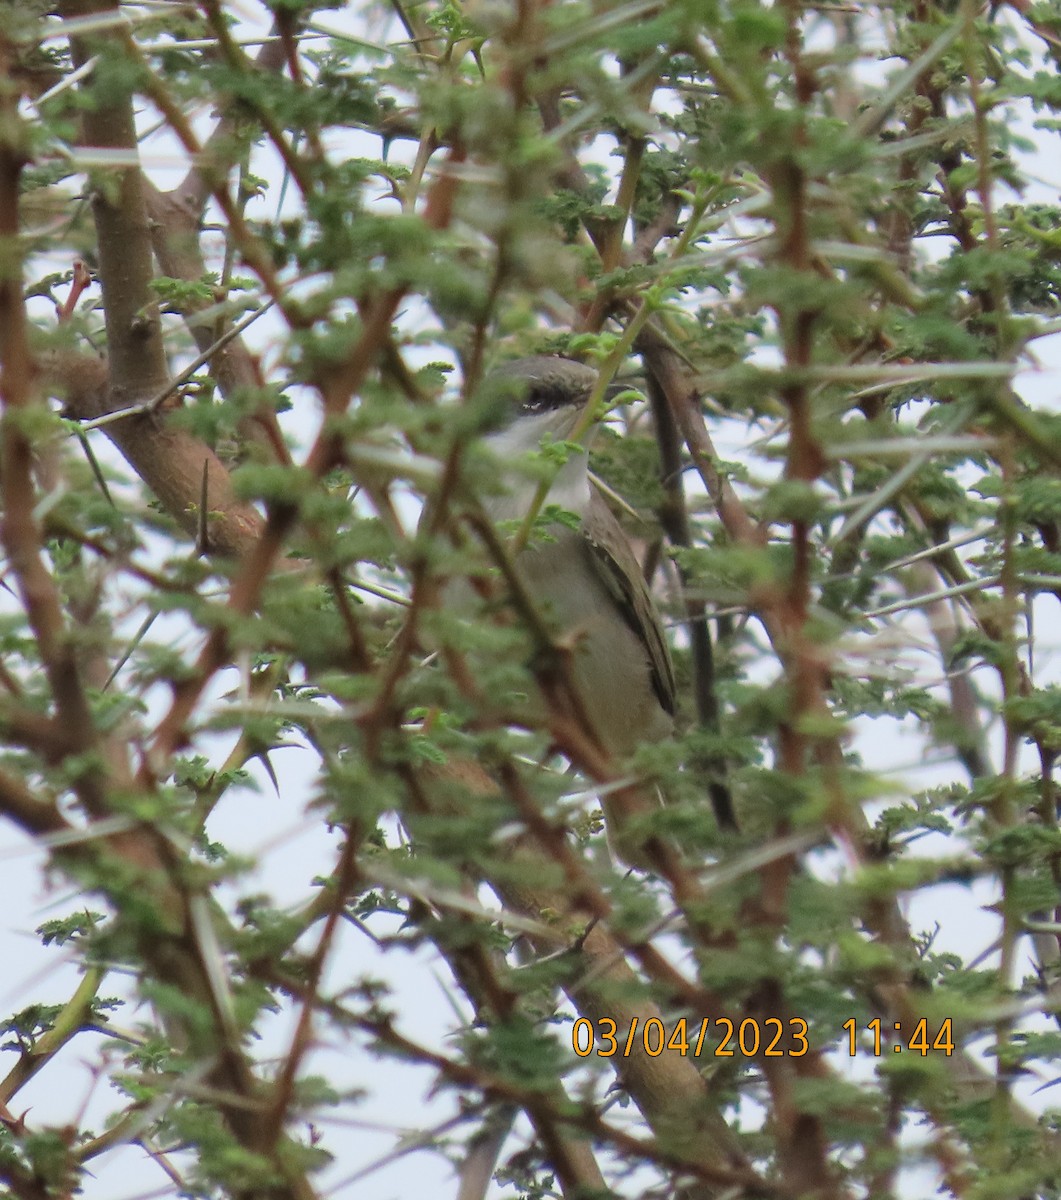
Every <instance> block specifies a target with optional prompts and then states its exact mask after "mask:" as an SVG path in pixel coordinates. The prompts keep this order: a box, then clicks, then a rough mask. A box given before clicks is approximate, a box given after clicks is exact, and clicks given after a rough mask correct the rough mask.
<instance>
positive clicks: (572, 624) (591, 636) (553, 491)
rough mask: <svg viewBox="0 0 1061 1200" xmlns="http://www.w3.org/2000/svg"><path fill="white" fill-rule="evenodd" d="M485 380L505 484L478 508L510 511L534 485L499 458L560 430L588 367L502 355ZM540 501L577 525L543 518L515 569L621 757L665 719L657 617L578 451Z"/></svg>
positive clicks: (587, 384)
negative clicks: (541, 531)
mask: <svg viewBox="0 0 1061 1200" xmlns="http://www.w3.org/2000/svg"><path fill="white" fill-rule="evenodd" d="M484 382H485V385H486V387H487V388H488V389H491V390H495V391H496V392H497V393H498V394H499V395H500V396H501V398H502V400H503V402H504V404H505V406H506V413H507V420H506V422H505V423H504V424H503V426H502V427H501V428H500V429H498V430H497V431H495V432H492V433H489V434H488V435H487V436H486V443H487V445H488V446H489V447H490V448H491V450H492V451H493V453H494V455H495V456H496V458H497V461H498V463H499V464H501V466H502V471H503V484H504V487H503V490H501V491H500V493H499V494H496V495H492V496H489V497H485V498H484V499H483V506H484V508H485V510H486V512H487V515H488V516H490V517H491V518H492V519H493V520H495V521H502V520H520V519H523V518H524V517H525V516H526V514H527V512H528V510H529V509H530V507H531V505H532V503H533V500H534V497H535V494H536V492H537V490H538V485H537V484H536V482H535V481H534V480H533V479H532V478H529V477H528V475H527V474H526V473H525V472H521V471H520V470H519V469H518V467H516V468H515V469H512V470H507V471H506V470H505V469H504V468H505V465H506V464H518V463H519V462H520V461H521V460H525V456H526V455H527V454H529V453H531V452H533V451H537V450H539V449H540V447H541V444H542V439H543V437H545V436H546V435H551V437H552V438H554V439H556V440H563V439H565V438H567V437H569V436H570V434H571V432H572V429H573V427H574V425H575V423H576V421H577V420H578V417H579V414H580V412H581V411H582V409H583V408H584V406H585V404H586V402H587V401H588V399H589V397H590V395H591V393H592V390H593V388H594V386H595V384H596V382H597V372H596V371H594V370H593V369H592V368H591V367H587V366H585V365H584V364H582V363H579V362H575V361H573V360H572V359H566V358H551V357H548V356H536V357H532V358H521V359H517V360H515V361H513V362H509V363H505V364H504V365H503V366H500V367H498V368H497V369H496V370H495V371H493V372H491V374H490V375H489V376H488V377H487V379H486V380H485V381H484ZM545 504H547V505H557V506H559V507H560V508H562V509H564V510H566V511H567V512H570V513H573V514H575V515H576V516H577V517H579V519H580V524H579V525H578V527H577V528H570V527H568V526H566V525H559V524H557V525H554V526H552V527H551V528H550V530H549V533H550V538H549V540H541V541H538V542H532V543H531V544H529V545H528V546H527V547H526V548H524V549H523V550H522V551H521V552H520V553H519V555H518V557H517V558H516V562H515V567H516V571H517V572H518V574H519V577H520V579H521V581H522V582H523V584H524V586H525V588H526V590H527V593H528V595H529V596H530V597H531V599H532V600H533V601H534V603H535V604H536V605H537V606H538V608H539V610H540V611H541V612H542V614H543V616H544V617H545V619H546V621H547V623H548V625H549V627H550V629H551V630H552V632H553V633H554V634H555V635H564V636H566V637H567V638H568V639H569V640H571V641H572V642H573V643H574V644H575V650H574V658H573V677H574V684H575V687H576V688H577V690H578V692H579V695H580V698H581V701H582V705H583V711H584V712H585V714H586V716H587V717H588V718H589V721H590V723H591V724H592V726H593V728H594V730H595V732H596V733H597V736H598V737H599V739H600V742H601V744H602V745H603V746H604V748H605V749H606V750H607V751H608V752H609V753H610V754H611V755H613V756H614V757H615V758H617V759H620V760H621V759H625V758H627V757H628V756H629V755H630V754H632V753H633V751H634V750H636V749H637V747H638V746H639V745H640V744H642V743H643V742H653V741H659V740H660V739H662V738H665V737H668V736H669V735H670V734H671V732H672V731H673V728H674V710H675V682H674V667H673V664H672V662H671V656H670V651H669V649H668V647H667V641H666V638H665V637H664V633H663V624H662V622H661V620H660V616H659V613H658V611H657V609H656V606H655V603H654V602H653V599H652V595H651V593H650V591H649V589H648V586H647V584H646V583H645V579H644V576H643V574H642V572H641V567H640V565H639V563H638V561H637V557H636V555H635V554H634V551H633V549H632V547H631V545H630V543H629V541H628V540H627V538H626V535H625V534H624V533H623V530H622V528H621V526H620V525H619V522H618V521H617V520H616V518H615V517H614V515H613V514H612V512H611V510H610V509H609V508H608V506H607V504H606V503H605V501H604V499H603V497H602V496H601V495H600V493H599V492H598V490H597V489H596V488H595V487H594V486H593V484H592V482H591V481H590V478H589V462H588V459H587V456H586V454H584V453H573V454H572V455H571V456H570V457H569V458H568V460H567V462H566V463H565V464H564V465H563V466H562V467H561V468H560V470H559V471H558V472H557V474H556V476H555V478H554V479H553V480H552V482H551V484H550V487H549V491H548V494H547V495H546V497H545ZM604 811H605V818H606V820H607V823H608V833H609V840H610V841H611V844H612V847H613V849H614V850H615V851H616V852H617V853H618V854H619V856H620V857H621V858H623V859H625V861H627V862H632V863H634V865H642V864H641V861H640V859H641V856H640V855H638V853H637V848H636V846H631V845H630V844H629V839H624V838H623V837H622V836H621V831H620V830H619V829H617V828H616V826H617V825H618V824H619V823H620V820H621V818H620V817H619V815H618V812H617V810H616V809H615V807H614V806H613V804H612V803H611V802H610V801H609V800H608V799H607V798H606V799H605V801H604Z"/></svg>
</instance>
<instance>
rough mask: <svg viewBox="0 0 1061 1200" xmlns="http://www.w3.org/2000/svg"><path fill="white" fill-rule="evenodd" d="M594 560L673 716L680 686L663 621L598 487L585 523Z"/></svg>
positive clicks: (591, 489)
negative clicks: (644, 652)
mask: <svg viewBox="0 0 1061 1200" xmlns="http://www.w3.org/2000/svg"><path fill="white" fill-rule="evenodd" d="M582 532H583V534H584V535H585V541H586V545H587V547H588V549H589V556H590V560H591V562H592V563H593V566H594V569H595V570H596V572H597V574H598V576H599V577H600V579H601V581H602V582H603V583H604V586H605V587H606V588H607V589H608V591H609V593H610V594H611V595H612V596H614V598H615V601H616V603H617V605H618V607H619V610H620V612H621V613H622V614H623V619H624V620H625V621H626V623H627V625H629V626H630V628H631V629H632V630H633V631H634V633H636V634H637V636H638V637H639V638H640V639H641V641H642V642H643V643H644V645H645V649H646V650H647V651H648V659H649V664H650V666H651V668H652V687H653V689H654V690H655V693H656V696H657V697H658V699H659V702H660V705H661V706H662V708H663V710H664V711H665V712H666V713H668V714H669V715H670V716H673V715H674V709H675V706H676V695H677V685H676V684H675V681H674V664H673V663H672V662H671V656H670V650H669V648H668V646H667V642H666V639H665V638H664V636H663V623H662V621H661V620H660V616H659V612H658V611H657V610H656V604H655V601H654V600H653V599H652V593H651V592H650V591H649V590H648V584H646V583H645V577H644V575H642V573H641V564H640V563H639V562H638V561H637V556H636V555H635V554H634V551H633V549H632V547H631V546H630V543H629V541H628V540H627V537H626V534H625V533H623V530H622V526H621V525H620V524H619V522H618V521H617V520H616V519H615V516H614V515H613V513H612V511H611V509H610V508H609V507H608V505H607V504H606V503H605V502H604V498H603V497H602V496H601V495H600V493H599V492H598V491H597V489H596V488H594V487H592V486H591V487H590V500H589V507H588V509H587V511H586V513H585V516H584V518H583V522H582Z"/></svg>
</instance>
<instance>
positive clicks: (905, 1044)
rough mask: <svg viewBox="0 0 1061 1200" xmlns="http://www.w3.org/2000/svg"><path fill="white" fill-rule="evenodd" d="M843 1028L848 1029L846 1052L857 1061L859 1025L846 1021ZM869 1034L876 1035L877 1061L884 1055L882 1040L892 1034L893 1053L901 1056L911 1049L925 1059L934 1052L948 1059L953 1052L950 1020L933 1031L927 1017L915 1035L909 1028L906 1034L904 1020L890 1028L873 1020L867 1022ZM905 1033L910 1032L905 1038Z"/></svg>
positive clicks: (854, 1021) (916, 1025)
mask: <svg viewBox="0 0 1061 1200" xmlns="http://www.w3.org/2000/svg"><path fill="white" fill-rule="evenodd" d="M843 1028H844V1029H846V1030H847V1036H848V1049H847V1052H848V1054H849V1055H850V1056H851V1057H852V1058H854V1057H855V1055H856V1054H857V1053H858V1050H859V1042H858V1022H857V1021H856V1020H855V1018H854V1017H852V1018H851V1019H850V1020H848V1021H845V1022H844V1024H843ZM866 1032H867V1033H869V1034H872V1035H873V1057H874V1058H880V1056H881V1054H882V1052H883V1051H882V1041H883V1039H884V1037H891V1036H892V1035H894V1041H892V1053H893V1054H900V1053H902V1051H903V1050H909V1051H910V1052H911V1053H915V1054H920V1055H921V1057H922V1058H924V1057H925V1056H926V1055H927V1054H930V1053H932V1052H933V1051H935V1052H937V1053H940V1054H943V1055H945V1056H947V1057H948V1058H949V1057H950V1056H951V1055H952V1054H953V1053H954V1022H953V1020H952V1018H950V1017H947V1019H946V1020H945V1021H942V1022H941V1023H940V1026H939V1029H938V1030H936V1029H932V1030H930V1029H929V1027H928V1018H927V1017H922V1018H921V1019H920V1020H919V1021H918V1022H917V1023H916V1024H915V1025H914V1027H913V1031H912V1032H911V1031H910V1030H909V1027H908V1028H907V1030H905V1031H904V1029H903V1025H902V1022H901V1021H896V1022H894V1023H893V1024H892V1026H891V1027H890V1028H889V1027H888V1026H887V1025H885V1024H884V1023H883V1022H882V1021H881V1019H880V1017H874V1018H873V1020H872V1021H867V1022H866ZM904 1032H907V1033H909V1037H908V1038H904V1037H903V1034H904ZM933 1035H934V1036H933Z"/></svg>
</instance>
